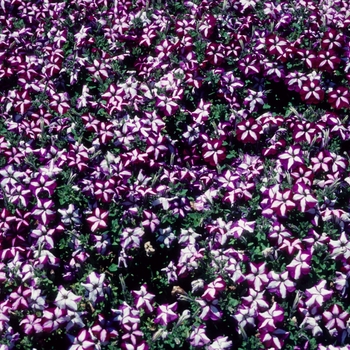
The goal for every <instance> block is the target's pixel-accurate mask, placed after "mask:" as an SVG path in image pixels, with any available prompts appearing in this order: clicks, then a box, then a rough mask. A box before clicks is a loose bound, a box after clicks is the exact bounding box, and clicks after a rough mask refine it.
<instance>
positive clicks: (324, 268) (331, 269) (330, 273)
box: [310, 246, 337, 282]
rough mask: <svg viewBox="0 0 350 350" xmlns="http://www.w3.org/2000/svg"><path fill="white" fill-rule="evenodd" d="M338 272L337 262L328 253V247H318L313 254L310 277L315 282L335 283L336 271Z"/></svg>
mask: <svg viewBox="0 0 350 350" xmlns="http://www.w3.org/2000/svg"><path fill="white" fill-rule="evenodd" d="M336 270H337V265H336V262H335V260H334V259H333V258H331V257H330V256H329V255H328V253H327V247H326V246H318V248H317V249H315V251H314V253H313V254H312V261H311V272H310V277H311V279H312V280H313V281H318V280H320V279H325V280H327V281H329V282H331V281H333V279H334V277H335V271H336Z"/></svg>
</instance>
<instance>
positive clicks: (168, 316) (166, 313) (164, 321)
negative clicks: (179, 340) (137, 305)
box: [154, 302, 179, 326]
mask: <svg viewBox="0 0 350 350" xmlns="http://www.w3.org/2000/svg"><path fill="white" fill-rule="evenodd" d="M176 310H177V302H175V303H173V304H163V305H160V306H158V308H157V317H156V318H155V319H154V323H158V324H160V325H161V326H166V325H168V323H170V322H173V321H175V320H177V319H178V317H179V316H178V314H177V313H176V312H175V311H176Z"/></svg>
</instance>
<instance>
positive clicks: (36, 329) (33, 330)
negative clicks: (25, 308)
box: [0, 315, 43, 335]
mask: <svg viewBox="0 0 350 350" xmlns="http://www.w3.org/2000/svg"><path fill="white" fill-rule="evenodd" d="M0 319H1V318H0ZM0 322H1V321H0ZM19 325H20V326H21V327H22V329H23V332H24V333H25V334H26V335H32V334H38V333H41V332H42V331H43V326H42V320H41V318H40V317H37V316H36V315H27V316H26V317H25V318H24V319H23V320H22V321H21V322H20V324H19Z"/></svg>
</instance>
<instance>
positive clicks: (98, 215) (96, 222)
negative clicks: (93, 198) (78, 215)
mask: <svg viewBox="0 0 350 350" xmlns="http://www.w3.org/2000/svg"><path fill="white" fill-rule="evenodd" d="M108 214H109V212H108V211H107V210H103V209H100V208H95V209H94V210H93V213H92V216H89V217H88V218H87V219H86V221H87V222H88V223H89V225H90V229H91V232H96V231H97V230H99V229H101V228H106V227H107V222H108V221H107V220H108Z"/></svg>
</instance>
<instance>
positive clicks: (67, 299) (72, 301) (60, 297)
mask: <svg viewBox="0 0 350 350" xmlns="http://www.w3.org/2000/svg"><path fill="white" fill-rule="evenodd" d="M81 298H82V297H81V296H78V295H75V294H74V293H73V292H72V291H69V290H66V289H65V288H64V287H63V286H59V287H58V294H57V296H56V299H55V301H54V304H55V305H56V306H58V307H59V308H60V309H68V310H72V311H77V309H78V303H79V301H80V300H81Z"/></svg>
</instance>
